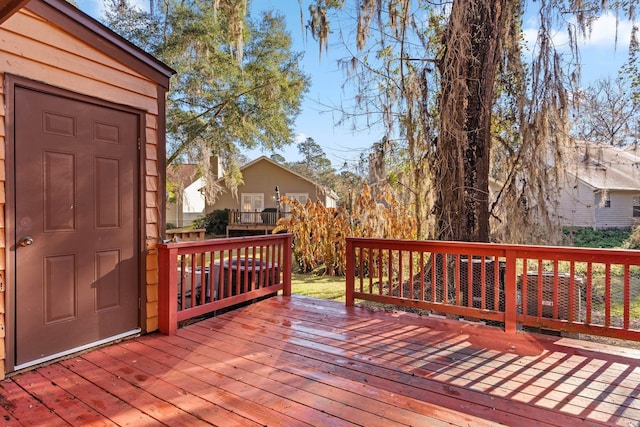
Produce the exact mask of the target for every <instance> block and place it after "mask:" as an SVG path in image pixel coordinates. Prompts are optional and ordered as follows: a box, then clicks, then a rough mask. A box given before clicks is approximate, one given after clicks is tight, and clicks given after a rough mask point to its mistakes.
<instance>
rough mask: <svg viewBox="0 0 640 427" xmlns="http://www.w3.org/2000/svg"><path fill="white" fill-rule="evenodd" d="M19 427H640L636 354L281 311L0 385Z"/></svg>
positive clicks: (561, 341)
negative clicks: (318, 426)
mask: <svg viewBox="0 0 640 427" xmlns="http://www.w3.org/2000/svg"><path fill="white" fill-rule="evenodd" d="M0 417H2V419H3V420H4V422H5V425H11V426H22V425H25V426H29V425H45V426H63V425H64V426H67V425H73V426H75V425H83V426H84V425H101V426H109V425H135V426H143V425H168V426H181V425H184V426H198V425H220V426H254V427H255V426H259V425H261V426H309V425H312V426H316V425H332V426H355V425H361V426H394V425H406V426H409V425H411V426H422V425H430V426H494V425H513V426H525V425H526V426H572V427H574V426H624V427H640V352H639V351H637V350H632V349H623V348H618V347H613V346H606V345H600V344H594V343H586V342H583V341H577V340H572V339H568V338H560V337H549V336H541V335H534V334H525V333H518V334H516V335H507V334H505V333H504V332H502V331H501V330H500V329H498V328H491V327H487V326H484V325H479V324H477V323H471V322H460V321H453V320H448V319H445V318H441V317H437V316H422V317H421V316H418V315H416V314H412V313H405V312H393V311H385V310H371V309H367V308H361V307H345V306H344V304H341V303H336V302H332V301H324V300H317V299H312V298H305V297H291V298H288V297H275V298H270V299H266V300H262V301H259V302H257V303H255V304H252V305H248V306H245V307H242V308H239V309H236V310H233V311H229V312H226V313H224V314H221V315H219V316H217V317H212V318H209V319H206V320H203V321H200V322H196V323H193V324H191V325H189V326H185V327H184V328H181V329H179V330H178V333H177V334H176V335H174V336H164V335H160V334H157V333H154V334H148V335H144V336H142V337H139V338H136V339H133V340H128V341H123V342H120V343H117V344H114V345H111V346H107V347H103V348H99V349H95V350H92V351H90V352H87V353H84V354H79V355H75V356H73V357H71V358H68V359H67V360H63V361H59V362H57V363H53V364H49V365H46V366H42V367H38V368H37V369H34V370H31V371H28V372H23V373H18V374H16V375H14V376H12V377H10V378H8V379H6V380H4V381H0Z"/></svg>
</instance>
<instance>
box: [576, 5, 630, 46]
mask: <svg viewBox="0 0 640 427" xmlns="http://www.w3.org/2000/svg"><path fill="white" fill-rule="evenodd" d="M632 27H633V25H632V24H631V21H628V20H622V19H621V20H619V21H618V22H617V23H616V17H615V15H613V14H612V13H607V14H606V15H603V16H601V17H599V18H598V19H597V20H596V21H595V22H594V23H593V25H592V27H591V33H590V34H588V38H587V39H586V40H584V41H582V42H581V44H582V45H583V46H585V47H598V48H608V49H615V48H616V46H617V47H626V46H628V45H629V40H631V29H632ZM616 34H617V38H618V40H617V42H616Z"/></svg>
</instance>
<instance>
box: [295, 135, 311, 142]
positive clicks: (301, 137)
mask: <svg viewBox="0 0 640 427" xmlns="http://www.w3.org/2000/svg"><path fill="white" fill-rule="evenodd" d="M307 138H309V137H308V136H307V135H305V134H304V133H299V134H297V135H296V136H295V138H294V141H295V143H296V144H300V143H301V142H305V141H306V140H307Z"/></svg>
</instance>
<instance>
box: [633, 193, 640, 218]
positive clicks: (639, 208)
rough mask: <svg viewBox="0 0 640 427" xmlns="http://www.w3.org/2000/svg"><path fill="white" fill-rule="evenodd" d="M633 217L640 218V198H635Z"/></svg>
mask: <svg viewBox="0 0 640 427" xmlns="http://www.w3.org/2000/svg"><path fill="white" fill-rule="evenodd" d="M633 217H634V218H640V196H633Z"/></svg>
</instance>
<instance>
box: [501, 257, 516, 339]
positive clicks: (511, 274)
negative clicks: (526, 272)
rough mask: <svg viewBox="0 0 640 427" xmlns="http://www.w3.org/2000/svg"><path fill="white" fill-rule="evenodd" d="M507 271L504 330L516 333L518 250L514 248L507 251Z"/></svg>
mask: <svg viewBox="0 0 640 427" xmlns="http://www.w3.org/2000/svg"><path fill="white" fill-rule="evenodd" d="M505 255H506V271H505V284H504V285H505V289H504V294H505V295H504V330H505V332H507V333H510V334H515V333H516V329H517V328H516V325H517V320H516V315H517V310H518V307H517V304H518V301H517V295H516V294H517V289H516V283H517V281H516V252H515V251H514V250H512V249H507V251H506V254H505Z"/></svg>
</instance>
